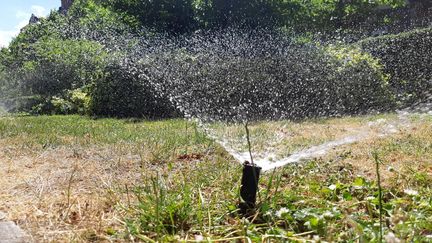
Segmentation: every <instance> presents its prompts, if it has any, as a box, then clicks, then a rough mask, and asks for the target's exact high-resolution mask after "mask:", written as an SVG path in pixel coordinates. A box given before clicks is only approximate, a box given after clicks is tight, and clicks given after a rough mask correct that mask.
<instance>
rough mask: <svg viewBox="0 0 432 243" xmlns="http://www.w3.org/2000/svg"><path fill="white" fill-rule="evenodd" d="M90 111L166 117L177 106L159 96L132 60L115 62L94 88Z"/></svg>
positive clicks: (119, 114) (108, 67) (107, 113)
mask: <svg viewBox="0 0 432 243" xmlns="http://www.w3.org/2000/svg"><path fill="white" fill-rule="evenodd" d="M90 95H91V101H90V111H91V114H93V115H97V116H110V117H146V118H153V119H154V118H166V117H171V116H174V115H175V109H174V108H173V106H172V105H171V103H170V102H169V100H168V99H167V98H165V97H162V98H161V97H159V96H158V94H157V93H156V92H155V90H154V89H153V88H152V86H151V85H150V83H149V80H148V79H146V78H143V77H140V75H139V74H138V73H137V70H135V68H134V67H133V64H131V63H125V62H123V63H117V62H115V63H111V64H109V65H108V66H107V67H106V69H105V71H104V75H102V76H101V77H100V78H99V79H98V80H96V82H95V84H94V85H93V86H92V88H91V92H90Z"/></svg>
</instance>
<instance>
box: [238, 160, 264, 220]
mask: <svg viewBox="0 0 432 243" xmlns="http://www.w3.org/2000/svg"><path fill="white" fill-rule="evenodd" d="M260 172H261V167H258V166H256V165H254V164H251V163H249V162H248V161H246V162H245V163H244V164H243V176H242V180H241V187H240V197H241V201H240V203H239V209H240V213H241V214H248V212H250V211H251V210H253V209H254V208H255V204H256V198H257V191H258V181H259V176H260Z"/></svg>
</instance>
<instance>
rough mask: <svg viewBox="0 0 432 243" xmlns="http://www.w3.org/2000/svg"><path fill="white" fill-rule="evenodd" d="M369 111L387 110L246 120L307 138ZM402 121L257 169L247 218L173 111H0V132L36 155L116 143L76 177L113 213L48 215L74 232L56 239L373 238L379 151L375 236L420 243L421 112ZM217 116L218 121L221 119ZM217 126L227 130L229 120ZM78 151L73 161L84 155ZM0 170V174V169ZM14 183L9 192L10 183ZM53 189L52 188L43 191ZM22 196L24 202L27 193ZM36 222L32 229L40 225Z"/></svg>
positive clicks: (427, 203) (424, 146)
mask: <svg viewBox="0 0 432 243" xmlns="http://www.w3.org/2000/svg"><path fill="white" fill-rule="evenodd" d="M379 118H385V119H388V120H392V119H395V115H393V114H390V115H380V116H369V117H356V118H342V119H337V118H334V119H325V120H316V121H307V122H303V123H291V122H275V123H259V124H254V126H253V127H252V134H253V137H254V136H255V138H259V137H260V136H263V137H265V138H266V139H263V140H262V141H263V143H264V142H265V140H267V139H270V138H271V135H272V134H273V133H272V132H275V131H278V130H279V129H285V130H286V131H297V130H301V131H299V132H298V134H297V135H296V136H298V139H299V141H301V138H302V137H304V136H306V137H307V136H310V137H313V133H312V134H311V133H310V132H307V131H306V130H307V129H311V128H313V129H315V130H314V131H315V132H316V133H319V134H321V135H320V136H322V137H324V138H325V139H332V138H334V137H337V136H339V135H337V134H338V133H342V131H344V129H347V128H351V127H357V126H359V124H363V123H365V122H368V121H371V120H376V119H379ZM412 121H413V125H412V127H410V128H406V129H401V131H400V132H399V133H397V134H393V135H391V136H389V137H384V138H374V139H370V140H365V141H362V142H359V143H356V144H353V145H349V146H344V147H342V148H340V149H337V150H334V151H332V152H331V153H330V154H329V155H328V156H325V157H323V158H320V159H314V160H310V161H308V162H305V163H301V164H293V165H288V166H286V167H284V168H280V169H277V170H274V171H270V172H267V173H265V174H263V175H262V178H261V180H260V196H259V202H258V205H257V208H256V211H255V212H254V213H253V214H252V215H251V216H248V217H243V216H242V215H241V214H239V212H238V210H237V204H238V202H239V195H238V194H239V184H240V177H241V166H240V165H239V164H238V162H236V161H233V159H232V158H231V157H230V156H229V155H227V154H226V152H225V151H224V150H223V149H222V148H221V147H219V146H218V145H217V144H216V143H214V142H213V141H211V140H210V139H208V138H207V137H206V136H205V134H203V133H202V132H200V130H199V129H197V128H196V125H195V124H193V123H190V122H187V121H184V120H167V121H153V122H149V121H133V120H114V119H100V120H92V119H89V118H84V117H79V116H52V117H44V116H43V117H7V118H0V142H1V143H2V144H8V146H9V147H8V149H9V150H14V151H17V152H16V153H17V154H18V151H21V150H22V149H23V144H27V145H28V146H24V150H32V151H40V153H39V154H37V156H39V155H40V154H41V153H42V154H43V153H44V151H46V150H47V149H50V150H54V151H57V150H58V151H60V150H61V149H62V148H68V147H74V146H80V147H81V148H83V149H85V150H88V151H89V152H88V153H90V154H91V153H93V152H92V150H91V149H92V148H94V147H96V148H102V147H109V148H115V147H117V146H123V148H122V149H123V150H125V151H127V152H128V153H125V155H123V154H120V155H118V158H117V157H116V159H118V160H119V162H118V163H116V164H115V165H116V166H112V167H111V170H112V172H110V173H112V174H116V175H117V174H118V175H117V176H118V177H116V178H117V179H116V180H113V182H112V183H110V184H107V183H106V181H101V182H99V181H97V177H95V178H92V179H91V180H89V181H86V180H84V179H83V180H84V183H88V185H90V184H92V183H94V180H96V182H98V183H96V184H98V185H99V184H100V185H103V186H100V187H97V189H98V190H103V191H104V192H105V193H102V194H98V195H97V196H96V195H95V196H93V197H94V199H95V200H99V201H104V203H108V204H109V205H111V206H110V207H109V208H110V211H106V210H107V209H106V207H105V206H103V207H102V206H101V207H100V208H98V207H96V209H95V212H94V214H95V215H105V214H112V215H113V218H115V220H112V221H109V223H103V224H102V223H101V225H100V226H98V227H96V226H95V225H92V224H84V223H82V224H76V223H75V224H74V223H73V222H74V221H73V220H72V221H71V220H66V221H65V222H66V223H65V224H63V223H64V222H55V221H54V222H51V223H54V224H58V225H62V227H65V229H68V230H70V231H71V232H73V234H72V235H73V236H72V237H71V236H70V235H68V236H65V235H59V236H58V237H57V238H55V239H57V240H61V239H63V240H69V241H71V240H72V241H73V240H75V241H77V240H78V241H91V240H96V241H97V240H100V241H102V240H104V239H107V238H108V239H111V240H136V241H148V242H152V241H155V242H175V241H184V242H187V241H190V242H193V241H194V240H195V237H198V238H197V239H199V238H201V237H203V238H204V240H208V241H215V240H223V241H236V240H246V239H250V240H251V241H252V242H259V241H270V242H271V241H282V240H285V241H309V240H318V239H319V240H323V241H339V242H358V241H360V242H378V241H379V232H380V227H379V223H380V211H379V203H380V200H379V193H378V184H377V182H376V173H375V170H376V167H375V166H376V163H375V162H376V161H375V159H379V161H380V164H379V167H378V169H379V171H380V174H381V186H382V208H383V212H382V216H383V234H384V237H386V236H387V237H389V233H393V234H394V235H395V237H397V238H399V239H402V240H404V241H411V242H427V241H430V240H431V238H430V237H431V235H432V224H431V223H430V222H432V200H431V198H432V189H431V187H430V185H431V183H432V119H431V118H430V117H414V118H413V119H412ZM218 126H220V127H218V129H221V130H219V131H222V130H223V129H222V128H223V126H222V125H220V124H219V125H218ZM225 128H226V131H228V130H230V129H232V126H229V127H225ZM235 128H236V129H237V127H235ZM238 129H239V130H238V131H239V134H240V135H238V136H239V137H240V138H241V137H242V136H243V135H241V132H240V128H238ZM231 131H237V130H235V129H233V130H231ZM332 131H333V133H332ZM234 134H235V133H234ZM320 141H321V140H320ZM320 141H317V142H320ZM305 143H307V144H306V145H305V144H301V143H300V145H299V147H301V146H308V145H310V144H311V143H313V142H309V141H308V140H307V139H305ZM296 148H298V147H296ZM293 149H294V148H293ZM144 150H145V153H147V154H149V156H144V157H143V158H142V160H143V161H142V163H141V164H140V165H139V166H138V165H135V164H134V163H132V162H131V163H129V162H128V163H127V164H124V163H125V162H123V164H121V163H120V160H123V161H127V160H128V158H129V157H130V154H132V155H134V154H137V153H142V151H144ZM373 153H375V155H376V157H374V156H373ZM11 154H13V153H11ZM126 155H128V156H129V157H127V156H126ZM37 156H36V157H37ZM88 157H89V158H85V157H83V158H81V157H80V158H75V159H74V161H75V162H76V163H83V164H88V163H93V159H92V157H91V156H90V155H88ZM155 161H158V163H156V164H155ZM108 162H109V161H106V163H108ZM125 166H127V170H124V168H123V167H125ZM82 173H84V171H81V172H79V173H77V176H79V174H82ZM103 173H105V172H102V171H101V174H103ZM110 175H111V174H110ZM41 176H42V175H41ZM3 177H4V178H6V180H7V175H3ZM83 178H84V177H83ZM90 178H91V177H90ZM122 178H124V179H123V180H122ZM126 178H127V179H126ZM11 180H12V179H11ZM103 183H105V184H103ZM85 185H87V184H85ZM13 190H15V191H11V192H9V193H10V194H11V195H12V194H14V193H16V190H20V189H19V188H15V189H13ZM89 190H90V191H91V190H93V189H91V188H90V187H86V189H85V190H84V189H83V190H78V189H75V190H72V191H73V193H75V194H74V195H75V196H76V197H77V198H80V197H83V196H84V195H85V196H86V197H92V196H91V195H92V194H87V193H84V192H80V191H89ZM94 190H96V189H94ZM56 193H60V192H57V191H52V192H51V194H56ZM101 195H103V197H100V196H101ZM9 196H10V195H9ZM10 197H12V196H10ZM63 198H64V197H63ZM16 200H18V199H16ZM71 202H74V201H73V200H71ZM24 204H25V206H26V207H27V208H32V207H33V206H34V205H35V202H33V201H28V202H25V203H24ZM53 205H56V204H53ZM39 207H40V206H39ZM23 210H25V209H23ZM59 212H61V211H59ZM98 217H99V216H98ZM42 220H43V218H41V217H39V221H38V222H32V221H31V222H27V224H29V225H38V224H41V225H43V224H42V223H41V222H42ZM83 221H84V220H83ZM101 222H102V220H101ZM77 225H78V226H77ZM37 227H38V226H35V228H36V231H38V232H40V231H43V229H40V228H39V229H38V228H37ZM39 227H41V226H39ZM29 230H30V232H31V233H33V231H32V229H31V228H30V229H29ZM33 230H34V229H33ZM38 239H39V238H38ZM40 239H42V238H40Z"/></svg>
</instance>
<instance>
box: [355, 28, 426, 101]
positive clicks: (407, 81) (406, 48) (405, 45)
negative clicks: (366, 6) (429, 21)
mask: <svg viewBox="0 0 432 243" xmlns="http://www.w3.org/2000/svg"><path fill="white" fill-rule="evenodd" d="M356 45H358V46H360V47H361V48H362V49H363V50H365V51H367V52H369V53H371V55H373V56H374V57H376V58H378V59H379V60H380V63H381V64H382V65H383V67H384V72H385V73H387V74H389V75H390V78H389V83H390V85H391V87H392V88H393V90H394V91H395V93H396V94H397V95H398V100H399V101H400V102H402V104H409V103H412V102H415V101H417V100H419V99H422V98H424V97H425V96H427V95H429V92H430V91H431V90H432V81H431V80H432V69H431V68H430V64H431V63H432V29H431V28H427V29H421V30H415V31H411V32H406V33H401V34H398V35H388V36H383V37H376V38H369V39H366V40H363V41H360V42H359V43H357V44H356Z"/></svg>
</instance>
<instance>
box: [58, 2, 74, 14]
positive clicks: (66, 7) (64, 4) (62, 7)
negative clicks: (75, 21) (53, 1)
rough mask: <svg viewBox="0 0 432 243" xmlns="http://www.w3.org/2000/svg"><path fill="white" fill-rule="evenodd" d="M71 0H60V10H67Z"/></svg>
mask: <svg viewBox="0 0 432 243" xmlns="http://www.w3.org/2000/svg"><path fill="white" fill-rule="evenodd" d="M72 3H73V0H61V11H62V12H67V11H68V10H69V8H70V7H71V6H72Z"/></svg>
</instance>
